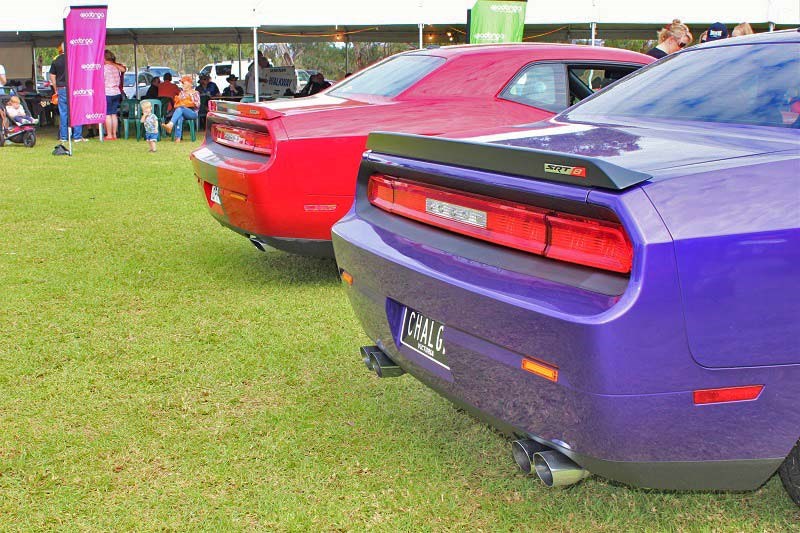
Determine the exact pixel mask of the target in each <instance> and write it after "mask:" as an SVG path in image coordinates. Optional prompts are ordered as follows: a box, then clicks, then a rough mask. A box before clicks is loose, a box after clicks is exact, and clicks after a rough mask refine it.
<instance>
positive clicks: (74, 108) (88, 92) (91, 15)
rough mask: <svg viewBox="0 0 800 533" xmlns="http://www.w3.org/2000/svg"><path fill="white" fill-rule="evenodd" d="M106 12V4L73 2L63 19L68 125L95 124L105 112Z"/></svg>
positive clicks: (100, 120)
mask: <svg viewBox="0 0 800 533" xmlns="http://www.w3.org/2000/svg"><path fill="white" fill-rule="evenodd" d="M107 14H108V6H75V7H70V8H69V15H67V18H66V19H64V46H65V51H64V52H65V53H66V56H67V57H66V59H67V99H68V101H69V122H70V125H71V126H80V125H83V124H98V123H100V122H103V120H104V119H105V116H106V93H105V89H104V84H103V64H104V53H105V49H106V15H107Z"/></svg>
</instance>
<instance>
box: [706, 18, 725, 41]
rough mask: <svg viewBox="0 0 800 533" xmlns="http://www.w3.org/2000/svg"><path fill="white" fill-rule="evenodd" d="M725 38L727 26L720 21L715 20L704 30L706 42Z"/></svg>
mask: <svg viewBox="0 0 800 533" xmlns="http://www.w3.org/2000/svg"><path fill="white" fill-rule="evenodd" d="M727 38H728V27H727V26H726V25H725V24H723V23H721V22H715V23H714V24H712V25H711V26H709V27H708V29H707V30H706V42H707V43H710V42H714V41H719V40H720V39H727Z"/></svg>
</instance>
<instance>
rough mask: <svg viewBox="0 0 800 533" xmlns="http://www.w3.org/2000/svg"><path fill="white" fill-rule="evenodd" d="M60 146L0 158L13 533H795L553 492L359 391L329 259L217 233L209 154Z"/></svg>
mask: <svg viewBox="0 0 800 533" xmlns="http://www.w3.org/2000/svg"><path fill="white" fill-rule="evenodd" d="M40 133H42V132H40ZM48 135H49V136H48ZM54 144H55V141H54V138H53V135H52V130H50V131H47V130H45V131H44V132H43V133H42V136H41V137H40V141H39V144H38V145H37V146H36V147H35V148H34V149H25V148H23V147H21V146H7V147H5V148H0V168H2V171H0V185H1V186H2V189H1V190H2V195H0V224H1V227H2V233H0V283H1V284H2V293H1V294H2V297H0V325H1V326H2V327H1V328H0V527H2V528H3V529H20V530H22V529H24V530H30V529H45V528H47V529H51V528H57V527H58V528H64V529H71V530H81V531H84V530H89V531H91V530H96V531H99V530H108V529H123V530H134V529H135V530H164V529H166V530H189V529H212V530H231V529H232V530H251V529H264V530H297V531H307V530H335V531H339V530H363V529H367V528H374V529H378V530H383V531H396V530H406V531H410V530H414V531H416V530H431V531H441V530H482V531H497V530H500V531H506V530H541V531H621V530H650V531H662V530H667V531H675V530H703V531H706V530H707V531H711V530H714V531H780V530H791V529H795V530H798V529H800V525H799V524H800V512H798V509H797V507H795V506H794V505H793V504H792V503H791V502H790V500H789V499H788V497H787V496H786V495H785V494H784V492H783V489H782V487H781V486H780V482H779V480H778V479H776V478H773V479H772V480H770V481H769V482H768V483H767V484H766V485H765V486H764V487H762V488H761V489H760V490H758V491H756V492H753V493H744V494H733V493H727V494H725V493H723V494H714V493H694V494H685V493H684V494H681V493H665V492H657V491H645V490H637V489H631V488H629V487H625V486H621V485H617V484H612V483H609V482H607V481H604V480H602V479H598V478H596V477H592V478H590V479H588V480H586V481H584V482H582V483H580V484H579V485H577V486H574V487H571V488H569V489H566V490H558V489H556V490H549V489H546V488H545V487H544V486H543V485H542V484H541V483H539V482H538V481H536V480H535V479H532V478H526V477H524V476H522V475H521V474H519V473H517V471H516V467H515V466H514V463H513V461H512V459H511V455H510V450H509V444H508V442H507V441H506V440H505V439H504V438H503V437H502V436H501V435H499V434H497V433H496V432H494V431H493V430H491V429H490V428H488V427H487V426H485V425H483V424H481V423H479V422H477V421H475V420H474V419H472V418H470V417H469V416H467V415H465V414H463V413H462V412H460V411H456V410H455V409H453V407H451V405H450V404H449V403H448V402H446V401H444V400H442V399H440V398H439V397H438V396H437V395H436V394H434V393H433V392H431V391H430V390H428V389H427V388H425V387H423V386H422V385H420V384H419V383H418V382H417V381H415V380H414V379H413V378H410V377H408V376H405V377H403V378H401V379H393V380H378V379H377V378H375V377H374V376H372V375H370V374H368V373H367V372H366V370H365V368H364V366H363V364H362V363H361V361H360V360H359V357H358V347H359V346H361V345H362V344H365V343H366V342H367V338H366V337H365V336H364V334H363V333H362V331H361V329H360V327H359V324H358V322H357V321H356V320H355V318H354V316H353V313H352V312H351V310H350V307H349V305H348V303H347V300H346V298H345V295H344V293H343V289H342V288H341V287H340V285H339V282H338V281H337V277H336V271H335V265H334V263H333V262H332V261H329V260H316V259H304V258H300V257H295V256H291V255H288V254H284V253H282V252H270V253H266V254H265V253H260V252H258V251H257V250H256V249H255V248H254V247H253V246H251V245H250V244H249V243H248V242H247V241H246V240H245V239H243V238H241V237H239V236H238V235H235V234H234V233H232V232H230V231H228V230H225V229H223V228H222V227H220V226H219V225H218V224H217V223H216V222H214V221H213V220H212V219H211V217H210V216H209V215H208V214H207V213H206V209H205V206H204V205H203V204H204V202H203V201H202V200H201V198H200V194H199V192H198V191H197V187H196V184H195V181H194V178H193V177H192V173H191V168H190V164H189V162H188V154H189V152H190V151H191V149H192V148H193V147H194V146H196V143H184V144H182V145H175V144H172V143H167V142H163V143H161V144H160V145H159V152H158V153H157V154H149V153H147V147H146V145H145V143H143V142H140V143H136V142H135V141H117V142H115V143H105V144H100V143H99V142H97V141H96V140H93V141H92V142H89V143H84V144H78V145H76V146H75V156H74V157H72V158H68V157H53V156H51V155H50V151H51V150H52V148H53V145H54Z"/></svg>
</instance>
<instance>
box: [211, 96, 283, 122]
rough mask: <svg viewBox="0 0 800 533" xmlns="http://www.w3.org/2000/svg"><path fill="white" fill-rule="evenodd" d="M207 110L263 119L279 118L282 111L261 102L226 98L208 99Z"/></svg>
mask: <svg viewBox="0 0 800 533" xmlns="http://www.w3.org/2000/svg"><path fill="white" fill-rule="evenodd" d="M208 110H209V111H216V112H217V113H224V114H226V115H236V116H238V117H249V118H260V119H263V120H272V119H274V118H280V117H282V116H283V113H281V112H280V111H275V110H274V109H270V108H269V107H267V106H265V105H263V104H256V103H255V102H254V103H245V104H243V103H239V102H231V101H228V100H209V101H208Z"/></svg>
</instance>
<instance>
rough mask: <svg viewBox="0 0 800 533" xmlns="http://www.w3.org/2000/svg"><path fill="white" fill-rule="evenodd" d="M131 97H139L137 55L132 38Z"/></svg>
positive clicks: (134, 41)
mask: <svg viewBox="0 0 800 533" xmlns="http://www.w3.org/2000/svg"><path fill="white" fill-rule="evenodd" d="M133 98H134V99H135V100H138V99H139V56H138V55H137V54H136V39H134V40H133Z"/></svg>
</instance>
